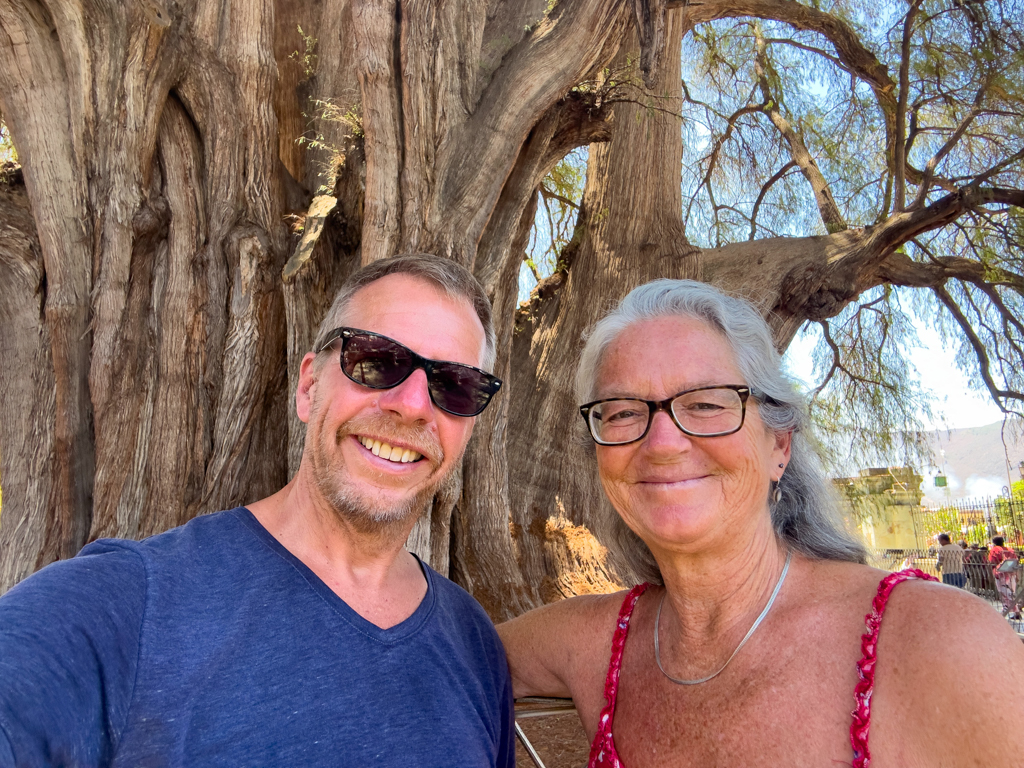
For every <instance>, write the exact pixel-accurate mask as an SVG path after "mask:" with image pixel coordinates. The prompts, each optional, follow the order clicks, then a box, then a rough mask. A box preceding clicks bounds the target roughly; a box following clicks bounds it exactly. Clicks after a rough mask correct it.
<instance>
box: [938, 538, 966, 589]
mask: <svg viewBox="0 0 1024 768" xmlns="http://www.w3.org/2000/svg"><path fill="white" fill-rule="evenodd" d="M938 558H939V559H938V563H937V566H938V569H939V570H940V571H941V572H942V583H943V584H952V585H953V586H954V587H958V588H959V589H963V588H964V585H965V584H966V583H967V576H966V575H965V574H964V551H963V549H961V548H960V547H958V546H957V545H956V544H954V543H952V541H951V540H950V538H949V534H947V533H940V534H939V552H938Z"/></svg>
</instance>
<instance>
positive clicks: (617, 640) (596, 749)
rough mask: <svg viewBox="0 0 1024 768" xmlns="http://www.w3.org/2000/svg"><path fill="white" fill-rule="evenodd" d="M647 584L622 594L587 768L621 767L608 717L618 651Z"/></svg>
mask: <svg viewBox="0 0 1024 768" xmlns="http://www.w3.org/2000/svg"><path fill="white" fill-rule="evenodd" d="M649 586H650V584H637V585H636V586H635V587H633V588H632V589H631V590H629V593H628V594H627V595H626V599H625V600H623V601H622V607H621V608H619V618H618V620H617V621H616V622H615V634H614V635H612V656H611V659H610V660H609V662H608V676H607V677H606V678H605V681H604V700H605V705H604V709H602V710H601V716H600V718H599V719H598V721H597V733H595V734H594V741H593V742H592V743H591V745H590V760H589V761H588V762H587V768H622V763H621V762H619V756H618V754H617V753H616V751H615V740H614V739H613V738H612V718H613V717H614V716H615V699H616V698H617V697H618V695H619V675H620V674H621V672H622V651H623V649H624V648H625V647H626V636H627V635H628V634H629V620H630V618H632V616H633V609H634V608H636V603H637V600H639V599H640V595H642V594H643V593H644V592H646V591H647V588H648V587H649Z"/></svg>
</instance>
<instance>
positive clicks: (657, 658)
mask: <svg viewBox="0 0 1024 768" xmlns="http://www.w3.org/2000/svg"><path fill="white" fill-rule="evenodd" d="M792 559H793V550H790V551H789V554H787V555H786V564H785V565H784V566H783V567H782V573H781V574H780V575H779V580H778V581H777V582H775V589H773V590H772V596H771V597H769V598H768V605H766V606H765V607H764V610H763V611H761V615H760V616H758V617H757V618H756V619H755V620H754V625H753V626H752V627H751V628H750V629H748V630H747V634H745V635H744V636H743V639H742V640H740V644H739V645H737V646H736V650H735V651H733V652H732V656H730V657H729V658H728V659H726V662H725V664H723V665H722V668H721V669H719V670H718V671H717V672H715V673H713V674H710V675H708V676H707V677H702V678H700V679H699V680H680V679H679V678H678V677H672V675H670V674H669V673H668V672H666V671H665V668H664V667H663V666H661V649H660V648H659V647H658V627H659V626H661V609H662V608H663V607H664V605H665V595H667V594H668V590H666V591H665V592H663V593H662V594H661V602H660V603H658V615H657V616H656V617H655V618H654V660H655V661H656V662H658V669H660V670H661V674H663V675H664V676H665V677H667V678H668V679H669V680H671V681H672V682H673V683H675V684H676V685H700V684H701V683H706V682H707V681H708V680H712V679H714V678H716V677H718V676H719V675H720V674H722V671H723V670H724V669H725V668H726V667H728V666H729V662H730V661H732V660H733V659H734V658H736V654H737V653H739V652H740V648H742V647H743V646H744V645H746V644H747V640H749V639H750V636H751V635H753V634H754V631H755V630H756V629H757V628H758V627H759V626H761V622H762V621H764V617H765V616H767V615H768V611H770V610H771V609H772V605H774V604H775V598H776V597H778V596H779V590H780V589H782V583H783V582H784V581H785V580H786V574H787V573H789V561H790V560H792Z"/></svg>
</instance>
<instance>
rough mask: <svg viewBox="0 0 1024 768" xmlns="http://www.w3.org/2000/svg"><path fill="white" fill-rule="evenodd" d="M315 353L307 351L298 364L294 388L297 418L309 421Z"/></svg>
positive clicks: (314, 385)
mask: <svg viewBox="0 0 1024 768" xmlns="http://www.w3.org/2000/svg"><path fill="white" fill-rule="evenodd" d="M315 360H316V355H315V354H313V353H312V352H307V353H306V354H305V356H304V357H303V358H302V362H301V363H300V364H299V386H298V387H297V388H296V390H295V413H296V414H297V415H298V417H299V420H300V421H302V422H304V423H307V424H308V423H309V412H310V410H311V409H312V406H313V388H314V387H316V383H317V376H316V371H315V370H314V365H313V363H314V361H315Z"/></svg>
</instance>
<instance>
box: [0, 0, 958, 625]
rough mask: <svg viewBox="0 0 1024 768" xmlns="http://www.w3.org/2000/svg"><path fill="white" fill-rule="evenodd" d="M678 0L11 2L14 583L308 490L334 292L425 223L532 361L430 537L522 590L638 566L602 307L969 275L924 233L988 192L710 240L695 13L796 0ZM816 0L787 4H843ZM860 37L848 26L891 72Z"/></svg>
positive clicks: (499, 605) (821, 299)
mask: <svg viewBox="0 0 1024 768" xmlns="http://www.w3.org/2000/svg"><path fill="white" fill-rule="evenodd" d="M665 5H666V4H665V3H664V2H655V1H654V0H651V2H646V0H634V1H633V2H625V1H624V0H562V1H560V2H558V3H549V2H547V0H526V1H524V2H521V3H495V2H490V3H488V2H483V0H461V2H456V3H447V4H435V3H428V2H423V0H411V1H410V0H402V1H401V2H400V1H399V0H390V2H387V1H384V0H316V1H315V2H310V3H293V2H287V1H286V0H278V1H277V2H276V3H275V2H274V1H273V0H176V1H175V0H142V1H141V2H137V3H123V2H120V0H0V29H2V31H3V35H0V112H2V115H3V118H4V120H5V121H6V123H7V125H8V126H9V128H10V130H11V133H12V136H13V138H14V143H15V146H16V147H17V150H18V153H19V157H20V161H21V165H22V167H23V172H24V186H23V187H22V186H21V185H20V184H19V183H18V181H17V180H15V181H13V182H8V183H6V184H5V186H4V191H3V195H4V197H3V198H2V200H0V322H2V323H3V328H2V337H0V355H2V357H3V360H4V363H5V365H4V366H3V367H2V369H0V482H2V483H3V491H4V493H3V510H2V517H0V591H3V590H4V589H6V588H8V587H10V586H11V585H12V584H14V583H16V582H17V581H18V580H19V579H21V578H23V577H24V576H26V575H27V574H28V573H30V572H32V571H33V570H34V569H36V568H39V567H41V566H43V565H45V564H46V563H48V562H50V561H52V560H54V559H57V558H63V557H68V556H71V555H73V554H74V553H75V552H76V551H77V550H78V549H79V548H80V547H81V546H82V545H83V544H84V543H85V542H86V541H87V540H90V539H92V538H96V537H99V536H129V537H141V536H146V535H149V534H152V533H155V532H158V531H161V530H165V529H167V528H169V527H172V526H174V525H178V524H181V523H183V522H185V521H187V520H188V519H190V518H191V517H193V516H195V515H197V514H201V513H205V512H211V511H214V510H217V509H222V508H226V507H230V506H233V505H236V504H243V503H246V502H249V501H252V500H255V499H257V498H260V497H262V496H264V495H266V494H268V493H270V492H272V491H274V490H276V489H277V488H278V487H280V486H281V485H282V484H283V483H284V482H285V481H286V480H287V478H288V477H289V475H290V473H292V472H294V470H295V468H296V467H297V465H298V461H299V459H300V457H301V449H302V440H303V428H302V427H303V425H302V424H301V422H299V421H298V420H297V418H296V417H295V415H294V412H293V407H292V395H293V392H294V386H295V379H296V376H297V373H298V362H299V360H300V359H301V357H302V355H303V354H304V353H305V352H306V351H307V350H308V349H309V347H310V345H311V343H312V340H313V334H314V333H315V329H316V325H317V323H318V321H319V319H320V317H321V315H322V313H323V312H324V310H325V309H326V307H327V305H328V303H329V301H330V299H331V297H332V295H333V293H334V291H335V290H336V289H337V287H338V285H339V284H340V283H341V281H343V280H344V278H345V277H346V276H347V275H348V274H350V273H351V271H352V270H353V269H355V268H356V267H357V266H359V265H360V264H365V263H369V262H371V261H373V260H375V259H379V258H382V257H386V256H388V255H392V254H394V253H397V252H400V251H409V250H419V251H432V252H435V253H438V254H441V255H444V256H446V257H449V258H452V259H456V260H458V261H460V262H462V263H464V264H467V265H469V266H471V267H472V268H473V269H474V271H475V273H476V274H477V275H478V276H479V277H480V279H481V281H482V282H483V284H484V285H485V287H486V288H487V290H488V292H489V294H490V296H491V298H492V301H493V303H494V308H495V317H496V324H497V331H498V352H499V354H498V361H497V364H496V372H497V374H498V375H499V376H501V377H502V378H504V379H505V380H506V381H507V382H508V384H507V387H506V388H505V389H504V390H503V392H502V395H501V396H500V397H499V398H498V399H497V400H496V401H495V403H494V404H493V405H492V406H491V408H490V409H488V410H487V411H486V412H485V413H484V414H483V416H482V417H481V418H480V419H478V423H477V426H476V434H475V436H474V440H473V443H472V444H471V447H470V450H469V452H468V454H467V458H466V461H465V464H464V468H463V482H462V484H461V489H457V490H456V491H453V492H452V493H451V494H449V496H446V497H438V498H437V499H435V500H434V504H433V506H432V509H431V510H430V511H429V514H428V515H427V516H426V517H425V518H424V519H423V521H421V523H420V524H419V525H418V526H417V528H416V530H415V531H414V533H413V536H412V538H411V540H410V546H411V547H413V548H414V549H415V550H416V551H417V552H419V553H420V554H421V555H422V556H424V557H425V558H426V559H428V560H429V561H430V562H431V563H432V564H433V565H434V566H435V567H437V568H438V569H439V570H441V571H442V572H447V573H450V574H451V575H452V576H453V578H455V579H456V580H458V581H459V582H460V583H462V584H463V585H465V586H466V587H467V588H468V589H469V590H470V591H471V592H472V593H473V594H475V595H476V596H477V597H478V598H479V599H480V600H481V602H482V603H483V604H484V606H485V607H486V608H487V610H488V611H489V612H490V613H491V614H492V615H493V616H495V617H498V618H500V617H506V616H509V615H512V614H515V613H518V612H520V611H522V610H524V609H526V608H528V607H531V606H534V605H537V604H539V603H540V602H541V601H545V600H551V599H556V598H557V597H559V596H561V595H566V594H573V593H577V592H580V591H587V590H593V589H609V588H613V587H614V586H615V585H616V584H618V583H620V582H622V581H623V580H625V579H627V578H628V576H629V575H628V574H624V573H620V572H619V571H617V570H616V569H615V567H614V565H613V564H611V563H608V562H607V561H606V557H605V553H604V550H603V548H602V546H601V544H600V524H599V523H600V517H601V514H602V512H603V502H602V500H601V496H600V493H599V492H598V490H597V485H596V483H595V481H594V478H593V477H592V471H591V470H590V469H589V466H590V465H589V461H588V456H587V453H588V451H589V450H590V449H589V448H588V446H587V445H586V443H585V441H583V440H581V439H577V437H578V434H579V431H578V429H577V427H578V425H577V422H578V421H579V417H578V416H577V412H576V408H575V405H576V403H575V399H574V395H573V393H572V386H571V382H572V378H573V370H574V361H575V357H576V354H577V351H578V348H579V343H580V337H581V334H582V333H583V332H584V330H585V329H586V328H587V327H588V326H589V325H590V324H591V323H592V322H593V321H594V319H595V318H596V317H597V316H598V315H599V314H600V313H601V312H602V311H603V310H604V309H605V308H606V307H608V306H609V305H610V304H611V303H612V302H613V301H615V300H617V299H618V298H620V297H621V296H622V295H624V294H625V293H626V292H627V291H628V290H629V289H631V288H632V287H634V286H636V285H637V284H639V283H641V282H644V281H646V280H649V279H652V278H655V277H661V276H673V277H691V278H695V279H699V280H706V281H709V282H713V283H716V284H720V285H722V286H724V287H726V288H728V289H730V290H734V291H738V292H740V293H744V294H746V295H748V296H750V297H751V298H753V299H754V300H755V301H756V302H758V304H759V306H761V307H762V308H763V309H764V311H765V313H766V315H767V316H768V317H769V319H770V321H771V322H772V324H773V328H774V329H775V331H776V333H777V338H778V342H779V345H780V347H784V346H785V345H786V344H787V343H788V341H789V340H790V339H791V338H792V336H793V334H794V333H795V332H796V330H797V328H798V326H799V324H800V323H801V322H803V321H804V320H806V319H808V318H810V319H819V318H826V317H831V316H833V315H835V314H836V313H837V312H838V311H840V310H841V309H842V308H843V307H844V306H845V305H846V304H847V303H848V302H849V301H851V300H852V299H853V298H855V297H856V296H857V295H858V294H859V293H860V292H862V291H864V290H866V289H867V288H869V287H872V286H874V285H878V284H880V283H882V282H886V281H890V282H900V281H902V282H904V284H926V283H927V282H928V281H929V280H931V281H938V280H940V279H942V277H943V276H942V274H939V273H938V272H935V270H937V269H938V267H935V269H934V270H933V272H931V273H928V274H924V273H922V272H921V271H920V270H916V271H915V269H914V268H912V266H911V265H909V264H907V263H905V262H904V261H902V260H901V259H902V256H901V255H900V254H899V253H897V251H896V249H897V247H898V246H899V245H900V243H902V242H906V240H907V239H909V238H910V237H913V236H914V234H916V233H918V232H921V231H924V230H926V229H928V228H933V227H935V226H940V225H941V224H942V223H944V222H945V221H948V220H950V218H951V217H954V216H955V214H956V213H957V212H958V211H960V212H962V211H963V210H966V209H967V208H968V207H969V205H968V203H969V201H966V200H965V199H961V198H958V199H956V200H952V199H951V200H950V201H948V202H947V205H946V207H945V208H942V209H941V210H938V209H936V210H931V209H928V210H926V211H921V210H918V211H914V212H907V213H901V214H899V215H894V216H893V217H890V219H887V220H886V221H885V222H883V223H882V224H880V225H879V226H878V227H875V228H873V229H868V230H845V231H836V233H835V234H832V235H829V236H822V237H815V238H800V239H781V238H779V239H775V240H768V241H766V240H761V241H752V242H749V243H742V244H738V245H732V246H725V247H723V248H720V249H715V250H701V249H699V248H696V247H694V246H692V245H690V244H688V242H687V239H686V236H685V232H684V228H683V223H682V218H681V210H682V200H681V192H680V163H681V143H680V117H679V111H680V105H681V103H682V94H681V90H680V62H679V57H678V55H677V52H678V50H679V46H680V41H681V40H682V39H683V37H684V36H685V35H686V34H688V33H689V32H690V31H691V30H692V28H693V26H694V25H695V24H697V23H699V22H704V21H707V20H709V19H712V18H718V17H722V16H729V15H740V14H750V15H754V16H758V15H764V14H766V13H768V12H769V11H771V12H774V13H776V14H780V15H782V16H785V15H786V14H790V15H791V16H792V15H793V13H794V11H793V8H792V6H796V5H797V4H795V3H785V2H781V0H779V2H771V1H770V0H761V2H751V3H750V6H751V7H750V8H746V7H743V8H741V7H740V4H736V3H725V2H723V3H716V2H712V3H706V4H704V5H703V6H699V7H694V8H693V9H691V8H689V7H685V6H683V4H680V3H669V5H670V6H680V7H675V8H673V9H671V10H667V11H666V8H665ZM801 8H802V6H801ZM805 10H806V11H807V13H806V14H797V16H798V18H797V17H794V18H793V19H792V20H791V23H793V24H794V25H797V26H799V25H804V28H810V27H813V25H814V24H818V25H819V26H822V22H821V18H820V17H821V14H820V13H818V12H816V11H813V10H811V9H805ZM816 14H817V15H816ZM825 26H826V27H827V25H825ZM826 32H828V30H826ZM832 34H833V36H834V37H835V40H836V45H837V46H839V47H840V48H841V46H842V45H846V44H847V42H848V41H847V40H846V38H845V37H844V34H845V32H844V29H843V28H840V29H839V30H838V31H835V30H832ZM862 54H863V52H858V51H856V50H854V51H853V52H852V53H850V52H849V51H847V52H846V53H843V51H842V50H841V51H840V55H841V56H842V55H845V56H846V57H847V58H848V59H850V61H851V62H853V63H852V64H851V66H860V67H861V69H862V70H863V71H864V72H866V73H867V74H866V75H865V77H868V76H870V77H873V78H875V80H873V81H872V82H875V81H877V80H878V79H879V78H880V77H881V75H879V74H878V73H877V72H876V71H875V70H874V69H872V64H871V61H867V63H863V62H859V60H858V59H857V56H858V55H861V57H862V58H863V56H862ZM637 61H639V63H640V67H641V69H642V70H643V71H637V70H636V64H635V62H637ZM874 63H875V64H877V62H874ZM883 70H884V68H883ZM610 73H611V74H610ZM882 74H883V75H884V71H883V72H882ZM610 79H617V80H618V81H619V85H614V84H610ZM622 81H627V83H628V89H626V91H623V90H622V88H621V82H622ZM581 84H583V85H581ZM883 86H884V83H883V84H882V85H879V92H880V93H887V92H886V91H885V90H884V88H883ZM624 93H628V95H629V97H628V98H626V97H624V96H623V94H624ZM886 105H888V102H887V101H886ZM887 114H888V113H887ZM777 117H778V116H775V118H773V119H776V118H777ZM790 138H791V141H792V142H795V141H796V139H795V138H793V137H790ZM300 139H301V140H300ZM592 142H593V143H592ZM588 144H591V148H590V160H589V169H588V175H587V183H586V190H585V194H584V199H583V205H582V208H581V212H580V219H579V222H578V224H577V229H576V235H575V238H574V241H573V243H572V245H571V246H570V247H569V248H568V249H566V251H565V253H563V255H562V260H561V264H560V267H559V269H558V271H557V272H556V274H555V275H554V276H553V277H552V278H550V279H549V280H548V281H546V282H545V283H544V284H543V285H541V286H540V288H539V290H538V292H537V293H536V294H535V296H534V298H533V300H532V301H531V303H530V304H529V305H528V306H524V307H522V308H520V307H517V293H518V274H519V267H520V264H521V262H522V259H523V253H524V248H525V243H526V240H527V237H528V234H529V231H530V227H531V225H532V222H533V217H534V213H535V209H536V196H535V192H536V190H537V188H538V185H539V184H540V182H541V180H542V179H543V178H544V176H545V175H546V174H547V173H548V172H549V171H550V170H551V169H552V168H553V167H554V166H555V164H557V163H558V161H559V160H560V159H561V158H562V157H564V156H565V154H566V153H567V152H569V151H570V150H571V149H573V148H575V147H578V146H585V145H588ZM794 146H795V145H794ZM796 149H799V148H795V149H794V153H795V154H794V157H797V156H798V153H797V151H796ZM799 156H800V157H804V156H806V152H804V153H803V155H799ZM809 162H813V161H809ZM807 164H808V161H805V165H807ZM807 175H808V178H809V179H810V178H812V175H811V171H810V170H808V171H807ZM818 177H820V173H819V174H818ZM825 191H826V192H827V190H825ZM821 197H822V199H823V200H831V198H830V197H828V196H827V195H822V196H821ZM958 206H959V207H958ZM833 207H834V204H833ZM834 218H835V217H834V216H833V219H834ZM836 229H837V230H840V229H841V227H839V226H838V225H837V226H836ZM955 266H956V265H947V266H945V267H943V268H944V269H954V268H955ZM914 281H917V282H916V283H915V282H914Z"/></svg>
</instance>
